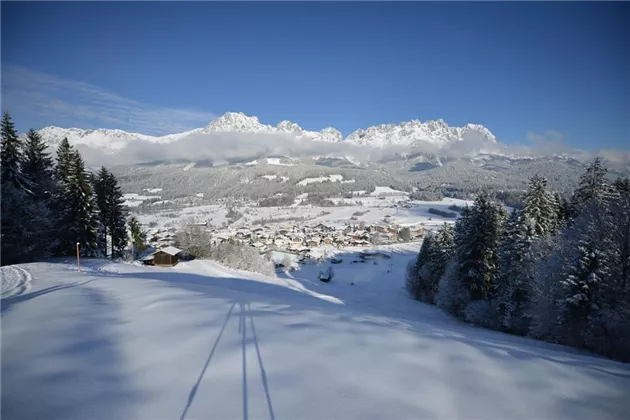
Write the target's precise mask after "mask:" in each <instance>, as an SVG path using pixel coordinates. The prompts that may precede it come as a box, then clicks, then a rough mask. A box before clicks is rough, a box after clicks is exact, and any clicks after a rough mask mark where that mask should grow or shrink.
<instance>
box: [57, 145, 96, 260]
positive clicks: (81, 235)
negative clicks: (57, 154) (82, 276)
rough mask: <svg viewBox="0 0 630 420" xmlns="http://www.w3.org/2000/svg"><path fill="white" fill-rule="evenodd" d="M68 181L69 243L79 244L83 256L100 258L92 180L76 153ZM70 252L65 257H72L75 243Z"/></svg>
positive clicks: (67, 251)
mask: <svg viewBox="0 0 630 420" xmlns="http://www.w3.org/2000/svg"><path fill="white" fill-rule="evenodd" d="M68 176H69V178H68V179H67V182H66V183H65V185H64V189H65V191H64V195H65V199H66V200H67V203H68V214H67V217H66V220H65V222H66V223H67V224H68V236H67V237H66V238H67V239H68V238H69V239H72V240H73V241H74V242H79V244H80V246H81V253H82V255H86V256H96V255H98V252H97V251H98V246H97V239H98V226H99V221H98V212H97V209H96V205H95V203H94V198H93V192H92V185H91V183H90V176H89V175H88V173H87V172H86V170H85V164H84V163H83V158H82V157H81V154H80V153H79V152H76V151H75V152H74V153H72V155H71V158H70V165H69V174H68ZM65 245H66V246H67V247H68V248H67V249H65V250H64V253H65V254H66V255H67V254H72V252H73V251H74V243H70V244H69V243H68V242H67V241H66V244H65Z"/></svg>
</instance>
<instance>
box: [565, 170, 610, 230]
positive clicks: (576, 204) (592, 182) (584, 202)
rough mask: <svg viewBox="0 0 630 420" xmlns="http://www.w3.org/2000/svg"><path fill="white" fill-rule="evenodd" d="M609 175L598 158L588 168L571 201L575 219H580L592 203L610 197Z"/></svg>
mask: <svg viewBox="0 0 630 420" xmlns="http://www.w3.org/2000/svg"><path fill="white" fill-rule="evenodd" d="M607 173H608V169H606V168H605V167H604V166H603V165H602V161H601V159H600V158H598V157H597V158H595V159H594V160H593V162H591V163H590V164H589V165H588V166H587V167H586V171H585V172H584V173H583V174H582V176H581V177H580V183H579V186H578V187H577V189H576V190H575V191H574V192H573V197H572V199H571V208H572V214H573V218H575V217H578V216H579V215H580V214H581V213H582V212H583V211H584V210H585V209H586V207H587V206H588V205H589V204H590V203H591V202H592V201H599V200H605V199H607V198H608V197H609V196H610V193H611V188H610V185H609V183H608V179H607Z"/></svg>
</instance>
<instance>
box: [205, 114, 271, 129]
mask: <svg viewBox="0 0 630 420" xmlns="http://www.w3.org/2000/svg"><path fill="white" fill-rule="evenodd" d="M205 131H216V132H254V133H257V132H261V131H273V127H271V126H269V125H264V124H261V123H260V121H258V117H250V116H248V115H245V114H243V113H242V112H226V113H225V114H223V115H221V116H220V117H219V118H217V119H216V120H214V121H212V122H211V123H210V124H209V125H208V126H207V127H206V129H205Z"/></svg>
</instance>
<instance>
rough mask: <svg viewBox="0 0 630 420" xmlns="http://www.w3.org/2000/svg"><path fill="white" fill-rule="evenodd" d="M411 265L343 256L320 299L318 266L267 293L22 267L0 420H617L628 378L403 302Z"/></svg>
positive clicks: (114, 271)
mask: <svg viewBox="0 0 630 420" xmlns="http://www.w3.org/2000/svg"><path fill="white" fill-rule="evenodd" d="M416 249H417V248H414V249H405V248H395V249H391V250H385V252H389V253H390V254H391V255H392V259H391V264H392V265H391V267H390V265H389V263H380V264H378V265H372V264H368V263H365V264H359V263H356V264H353V263H352V260H353V255H352V254H344V255H341V257H342V258H343V259H344V262H343V263H342V264H340V265H337V266H335V270H336V271H337V275H336V277H335V278H334V279H333V281H332V282H331V283H329V284H323V283H321V282H318V281H317V280H315V276H316V273H317V272H318V270H319V269H320V268H323V267H316V266H312V267H308V266H307V267H305V268H304V269H303V270H300V271H296V272H293V273H291V274H290V275H283V276H282V277H281V278H270V277H264V276H260V275H254V274H248V273H241V272H236V271H233V270H228V269H224V268H222V267H219V266H216V265H215V264H213V263H210V262H199V261H196V262H191V263H185V264H180V265H179V266H178V267H176V268H174V269H158V268H150V267H141V266H135V265H128V264H112V263H107V262H104V261H98V260H91V261H90V260H88V261H83V262H82V263H83V264H82V266H83V268H84V270H83V272H81V273H78V272H76V267H75V266H73V265H72V263H71V262H62V261H59V262H54V263H32V264H24V265H21V266H20V267H19V269H23V270H25V272H27V273H28V276H29V278H30V279H31V280H30V284H31V287H32V288H31V290H30V291H27V290H24V291H23V292H22V294H18V295H13V297H11V298H8V299H3V300H2V341H1V343H2V375H3V385H4V386H3V389H2V414H3V417H5V416H6V418H10V419H31V420H36V419H46V420H49V419H69V418H81V419H123V418H125V419H131V418H136V419H167V418H169V419H173V418H175V419H177V418H179V419H184V418H186V419H201V418H214V419H241V418H249V419H268V418H269V419H304V420H306V419H332V418H337V419H383V418H392V419H403V418H404V419H418V418H435V419H456V418H467V419H472V418H480V419H481V418H483V419H533V418H541V419H542V418H544V419H589V420H590V419H601V420H605V419H621V418H624V417H626V415H627V414H628V409H629V408H630V398H629V397H630V367H629V366H628V365H624V364H621V363H616V362H612V361H608V360H605V359H601V358H597V357H593V356H591V355H588V354H585V353H580V352H577V351H573V350H571V349H568V348H566V347H562V346H555V345H550V344H546V343H541V342H535V341H532V340H528V339H524V338H520V337H513V336H508V335H505V334H501V333H498V332H493V331H486V330H483V329H478V328H473V327H470V326H468V325H464V324H462V323H460V322H458V321H456V320H454V319H452V318H451V317H449V316H447V315H445V314H443V313H441V312H439V311H438V310H436V309H435V308H434V307H429V306H426V305H424V304H421V303H419V302H415V301H413V300H412V299H410V298H408V297H407V295H406V293H405V292H404V291H403V290H402V288H401V286H402V278H403V276H402V274H403V270H404V265H405V263H406V262H407V261H408V260H409V259H410V258H413V253H412V251H415V250H416ZM390 268H391V269H390ZM5 269H7V268H6V267H3V268H2V274H3V277H4V273H5ZM388 270H390V272H388ZM352 283H354V284H352ZM626 418H627V417H626Z"/></svg>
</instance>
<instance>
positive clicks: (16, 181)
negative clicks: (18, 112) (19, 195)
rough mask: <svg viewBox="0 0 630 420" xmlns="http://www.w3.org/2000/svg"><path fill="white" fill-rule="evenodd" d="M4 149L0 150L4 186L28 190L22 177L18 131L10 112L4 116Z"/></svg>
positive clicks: (2, 129) (21, 157) (21, 158)
mask: <svg viewBox="0 0 630 420" xmlns="http://www.w3.org/2000/svg"><path fill="white" fill-rule="evenodd" d="M1 131H2V147H1V149H0V161H1V162H2V167H1V173H0V175H1V176H2V185H3V186H9V185H11V186H13V187H15V188H18V189H22V190H26V189H27V185H26V183H25V182H24V177H23V176H22V168H21V165H22V160H23V156H22V150H21V149H22V148H21V141H20V138H19V137H18V134H17V130H16V129H15V125H14V124H13V120H12V119H11V116H10V115H9V113H8V112H5V113H4V115H3V116H2V128H1Z"/></svg>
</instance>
